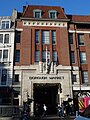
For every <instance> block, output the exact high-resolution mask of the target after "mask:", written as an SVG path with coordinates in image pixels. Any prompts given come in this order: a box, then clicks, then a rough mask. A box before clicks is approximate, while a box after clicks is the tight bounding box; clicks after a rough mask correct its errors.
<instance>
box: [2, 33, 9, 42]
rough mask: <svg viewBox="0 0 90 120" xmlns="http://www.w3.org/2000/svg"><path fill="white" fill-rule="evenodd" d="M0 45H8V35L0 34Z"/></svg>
mask: <svg viewBox="0 0 90 120" xmlns="http://www.w3.org/2000/svg"><path fill="white" fill-rule="evenodd" d="M0 43H3V44H4V43H5V44H6V43H9V34H0Z"/></svg>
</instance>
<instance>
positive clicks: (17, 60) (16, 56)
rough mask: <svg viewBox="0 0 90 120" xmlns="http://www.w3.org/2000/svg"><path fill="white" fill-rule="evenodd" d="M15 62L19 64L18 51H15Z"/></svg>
mask: <svg viewBox="0 0 90 120" xmlns="http://www.w3.org/2000/svg"><path fill="white" fill-rule="evenodd" d="M15 62H20V50H16V54H15Z"/></svg>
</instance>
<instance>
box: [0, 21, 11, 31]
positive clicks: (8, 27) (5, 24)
mask: <svg viewBox="0 0 90 120" xmlns="http://www.w3.org/2000/svg"><path fill="white" fill-rule="evenodd" d="M7 21H8V22H9V27H8V28H6V24H5V28H2V22H7ZM10 25H11V20H10V19H3V20H1V29H10Z"/></svg>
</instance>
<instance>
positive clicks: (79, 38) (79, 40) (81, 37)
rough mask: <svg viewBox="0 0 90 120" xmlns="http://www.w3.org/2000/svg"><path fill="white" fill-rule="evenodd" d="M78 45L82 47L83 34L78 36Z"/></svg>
mask: <svg viewBox="0 0 90 120" xmlns="http://www.w3.org/2000/svg"><path fill="white" fill-rule="evenodd" d="M78 43H79V45H84V34H79V35H78Z"/></svg>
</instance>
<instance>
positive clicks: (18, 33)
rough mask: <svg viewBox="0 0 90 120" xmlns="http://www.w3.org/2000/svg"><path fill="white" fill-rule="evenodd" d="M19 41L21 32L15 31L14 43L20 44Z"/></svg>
mask: <svg viewBox="0 0 90 120" xmlns="http://www.w3.org/2000/svg"><path fill="white" fill-rule="evenodd" d="M20 39H21V32H20V31H17V32H16V43H20Z"/></svg>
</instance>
